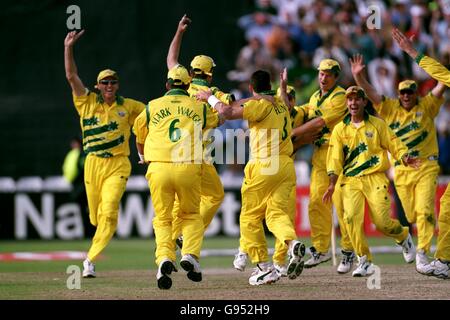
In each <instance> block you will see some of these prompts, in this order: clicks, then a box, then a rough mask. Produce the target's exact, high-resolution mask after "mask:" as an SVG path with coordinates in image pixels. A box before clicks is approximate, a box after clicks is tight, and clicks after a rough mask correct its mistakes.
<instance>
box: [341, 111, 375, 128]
mask: <svg viewBox="0 0 450 320" xmlns="http://www.w3.org/2000/svg"><path fill="white" fill-rule="evenodd" d="M367 120H369V113H368V112H367V111H366V110H364V121H367ZM343 121H344V123H345V124H346V125H347V126H348V125H349V124H350V123H351V122H352V116H351V114H350V113H348V114H347V115H346V116H345V117H344V120H343Z"/></svg>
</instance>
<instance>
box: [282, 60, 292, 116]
mask: <svg viewBox="0 0 450 320" xmlns="http://www.w3.org/2000/svg"><path fill="white" fill-rule="evenodd" d="M280 92H281V94H280V98H281V100H282V101H283V102H284V104H285V105H286V106H287V107H288V108H289V110H291V104H290V103H289V97H288V94H287V69H286V68H284V69H283V72H281V73H280Z"/></svg>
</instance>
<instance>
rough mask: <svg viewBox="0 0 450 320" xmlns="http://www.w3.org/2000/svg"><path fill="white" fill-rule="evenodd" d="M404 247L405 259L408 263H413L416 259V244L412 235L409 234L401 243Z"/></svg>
mask: <svg viewBox="0 0 450 320" xmlns="http://www.w3.org/2000/svg"><path fill="white" fill-rule="evenodd" d="M399 245H400V246H402V251H403V258H404V259H405V261H406V262H407V263H413V262H414V258H415V257H416V247H415V246H414V242H413V240H412V238H411V235H410V234H409V233H408V237H407V238H406V239H405V240H403V242H401V243H399Z"/></svg>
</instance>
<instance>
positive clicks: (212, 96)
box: [208, 95, 220, 109]
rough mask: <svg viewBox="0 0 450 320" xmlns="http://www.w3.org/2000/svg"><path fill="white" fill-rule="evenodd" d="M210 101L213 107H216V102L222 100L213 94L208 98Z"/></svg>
mask: <svg viewBox="0 0 450 320" xmlns="http://www.w3.org/2000/svg"><path fill="white" fill-rule="evenodd" d="M208 103H209V105H210V106H211V107H213V108H214V109H215V108H216V104H218V103H220V100H219V99H217V98H216V97H215V96H214V95H211V96H210V97H209V98H208Z"/></svg>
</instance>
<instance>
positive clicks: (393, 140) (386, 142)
mask: <svg viewBox="0 0 450 320" xmlns="http://www.w3.org/2000/svg"><path fill="white" fill-rule="evenodd" d="M378 123H379V125H377V127H378V130H379V133H380V142H381V146H382V147H383V148H384V149H386V150H388V151H389V152H390V153H391V154H392V156H393V157H394V159H395V160H401V159H402V158H403V156H404V155H405V154H406V153H408V147H407V146H406V145H405V144H404V143H403V142H402V141H401V140H400V138H398V137H397V136H396V135H395V133H394V131H392V129H391V128H389V126H388V125H387V124H386V122H384V121H383V120H382V119H379V122H378Z"/></svg>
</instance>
